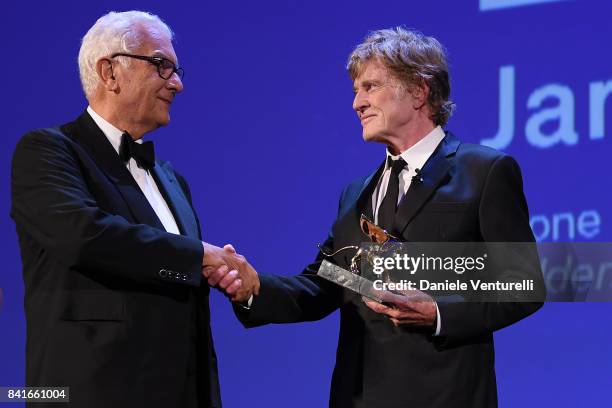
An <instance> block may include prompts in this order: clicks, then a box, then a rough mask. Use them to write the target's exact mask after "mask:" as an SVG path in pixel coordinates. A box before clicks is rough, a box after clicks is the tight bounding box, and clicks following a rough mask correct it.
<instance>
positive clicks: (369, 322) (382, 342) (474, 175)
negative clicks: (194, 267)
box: [235, 134, 541, 408]
mask: <svg viewBox="0 0 612 408" xmlns="http://www.w3.org/2000/svg"><path fill="white" fill-rule="evenodd" d="M383 164H384V163H383ZM382 169H383V166H382V165H381V167H380V168H379V169H378V170H377V171H376V172H374V173H373V174H372V175H370V176H368V177H365V178H362V179H359V180H357V181H355V182H353V183H351V184H349V185H348V186H347V187H346V188H345V189H344V191H343V193H342V196H341V198H340V208H339V214H338V218H337V220H336V221H335V223H334V224H333V227H332V229H331V234H330V236H329V238H328V239H327V241H326V243H325V246H326V247H328V248H331V249H332V250H337V249H339V248H342V247H344V246H347V245H359V243H360V242H362V241H368V239H367V237H366V236H365V235H364V234H363V233H362V232H361V230H360V227H359V217H360V215H361V214H362V213H365V214H366V215H369V216H370V217H372V205H371V197H372V194H373V191H374V189H375V187H376V184H377V182H378V179H379V177H380V174H381V172H382ZM422 176H423V182H422V183H412V184H411V186H410V188H409V190H408V192H407V194H406V196H405V199H404V200H403V201H402V202H401V203H400V205H399V207H398V211H397V215H396V220H395V225H394V232H395V233H396V234H397V236H401V237H402V238H403V239H404V240H406V241H413V242H436V241H458V242H467V241H496V242H498V241H519V242H522V241H527V242H531V241H533V235H532V232H531V229H530V227H529V220H528V211H527V204H526V202H525V198H524V195H523V191H522V180H521V175H520V170H519V167H518V165H517V164H516V162H515V161H514V160H513V159H512V158H510V157H509V156H506V155H504V154H502V153H500V152H497V151H495V150H493V149H489V148H486V147H483V146H479V145H471V144H460V143H459V141H458V140H457V139H455V138H454V137H453V136H452V135H450V134H447V136H446V137H445V139H444V140H443V141H442V142H441V143H440V145H439V146H438V148H437V149H436V151H435V152H434V153H433V154H432V156H431V157H430V159H429V160H428V161H427V163H426V164H425V166H423V169H422ZM350 256H352V254H348V255H347V252H346V251H345V252H341V253H340V254H338V255H337V256H335V257H334V259H333V261H334V263H336V264H337V265H339V266H341V267H344V268H345V269H348V266H349V262H350ZM321 259H322V255H321V254H320V253H319V256H318V257H317V260H316V261H315V263H313V264H312V265H310V266H309V267H307V268H306V269H305V271H304V272H303V273H302V274H301V275H298V276H294V277H283V276H265V275H262V276H261V291H260V294H259V296H258V297H256V298H255V300H254V302H253V305H252V308H251V310H250V311H243V310H241V309H239V308H236V309H235V310H236V312H237V314H238V317H239V318H240V319H241V321H242V322H243V324H244V325H245V326H247V327H253V326H258V325H262V324H266V323H288V322H299V321H310V320H317V319H321V318H323V317H325V316H327V315H328V314H330V313H331V312H333V311H334V310H336V309H338V308H340V337H339V340H338V350H337V355H336V366H335V369H334V373H333V378H332V385H331V396H330V406H331V407H334V408H340V407H342V408H345V407H367V408H399V407H410V408H417V407H427V408H432V407H444V408H448V407H466V408H468V407H469V408H475V407H495V406H497V390H496V384H495V371H494V351H493V331H495V330H497V329H500V328H502V327H505V326H508V325H510V324H512V323H514V322H516V321H518V320H520V319H522V318H524V317H525V316H527V315H529V314H531V313H533V312H534V311H535V310H537V308H539V307H540V306H541V303H503V304H495V303H467V302H455V303H452V302H438V307H439V310H440V315H441V325H442V330H441V333H440V336H439V337H433V336H432V330H431V329H423V328H410V327H402V328H396V327H395V326H394V325H393V324H392V323H391V322H390V321H389V319H388V318H387V317H386V316H383V315H379V314H377V313H375V312H373V311H371V310H370V309H369V308H367V307H366V306H365V305H364V304H363V302H362V301H361V299H360V297H359V296H357V295H355V294H354V293H352V292H349V291H346V290H343V289H341V288H340V287H339V286H336V285H334V284H331V283H329V282H327V281H323V280H322V279H320V278H319V277H317V276H315V275H314V274H315V273H316V271H317V269H318V267H319V262H320V260H321ZM540 279H541V275H540Z"/></svg>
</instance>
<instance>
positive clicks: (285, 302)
mask: <svg viewBox="0 0 612 408" xmlns="http://www.w3.org/2000/svg"><path fill="white" fill-rule="evenodd" d="M343 197H344V191H343V193H342V195H341V197H340V207H342V202H343ZM338 212H339V213H340V212H341V211H340V209H339V211H338ZM322 246H323V248H327V249H328V250H332V249H333V248H334V237H333V233H332V232H330V234H329V236H328V237H327V239H326V240H325V242H324V243H323V245H322ZM324 259H327V258H326V257H325V256H324V255H323V254H322V253H321V251H319V253H318V255H317V257H316V259H315V261H314V262H313V263H311V264H310V265H308V266H307V267H306V268H305V269H304V271H303V272H302V273H301V274H299V275H297V276H279V275H264V274H262V275H260V276H259V279H260V282H261V287H260V290H259V295H258V296H256V297H255V298H254V299H253V303H252V304H251V307H250V308H249V309H245V308H243V307H241V306H239V305H234V311H235V312H236V316H237V317H238V319H239V320H240V322H241V323H242V324H243V325H244V326H245V327H256V326H262V325H264V324H268V323H297V322H306V321H315V320H320V319H322V318H324V317H326V316H327V315H329V314H330V313H332V312H334V311H335V310H336V309H338V308H339V307H340V304H341V302H342V298H343V289H342V288H341V287H340V286H338V285H336V284H334V283H332V282H329V281H327V280H325V279H323V278H321V277H320V276H318V275H317V271H318V270H319V267H320V265H321V262H322V261H323V260H324Z"/></svg>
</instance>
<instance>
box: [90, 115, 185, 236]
mask: <svg viewBox="0 0 612 408" xmlns="http://www.w3.org/2000/svg"><path fill="white" fill-rule="evenodd" d="M87 113H89V115H90V116H91V118H92V119H93V120H94V122H96V125H98V127H99V128H100V129H101V130H102V133H104V135H105V136H106V137H107V138H108V141H109V142H110V143H111V144H112V145H113V147H114V148H115V151H116V152H117V154H119V147H120V146H121V136H122V135H123V131H121V130H119V129H117V128H116V127H115V126H113V125H111V124H110V123H108V122H107V121H106V120H105V119H104V118H102V116H100V115H98V114H97V113H96V112H95V111H94V110H93V109H92V108H91V106H88V107H87ZM136 143H142V139H138V140H136ZM126 166H127V169H128V170H129V172H130V174H132V177H134V180H135V181H136V184H138V187H140V190H142V192H143V194H144V195H145V197H146V198H147V201H148V202H149V204H151V207H152V208H153V211H155V214H157V218H159V220H160V221H161V223H162V225H163V226H164V228H165V229H166V231H167V232H171V233H173V234H177V235H180V232H179V229H178V226H177V224H176V221H175V220H174V216H173V215H172V211H170V207H168V203H166V200H164V197H163V196H162V194H161V193H160V191H159V188H158V187H157V184H156V183H155V180H154V179H153V176H151V174H150V173H149V172H148V171H147V170H144V169H141V168H140V167H138V165H137V164H136V160H134V158H130V160H129V161H128V162H127V164H126Z"/></svg>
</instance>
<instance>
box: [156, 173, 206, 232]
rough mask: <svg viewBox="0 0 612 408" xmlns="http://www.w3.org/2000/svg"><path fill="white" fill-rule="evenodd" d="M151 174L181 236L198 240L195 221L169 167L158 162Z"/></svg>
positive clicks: (189, 206)
mask: <svg viewBox="0 0 612 408" xmlns="http://www.w3.org/2000/svg"><path fill="white" fill-rule="evenodd" d="M152 174H153V177H154V178H155V182H156V183H157V187H158V188H159V191H160V192H161V193H162V195H163V196H164V199H165V200H166V203H168V207H170V210H171V211H172V215H174V219H175V221H176V223H177V225H178V227H179V229H180V231H181V234H183V235H186V236H188V237H192V238H196V239H199V233H198V231H199V230H198V223H197V220H196V218H195V215H194V213H193V210H192V208H191V205H190V204H189V201H187V197H185V194H184V193H183V190H182V189H181V187H180V184H179V182H178V180H177V179H176V176H175V175H174V171H172V168H171V167H170V165H169V164H167V163H159V162H158V163H157V165H156V166H155V167H154V168H153V173H152Z"/></svg>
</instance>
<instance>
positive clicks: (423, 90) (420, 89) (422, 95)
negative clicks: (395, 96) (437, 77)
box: [412, 80, 429, 109]
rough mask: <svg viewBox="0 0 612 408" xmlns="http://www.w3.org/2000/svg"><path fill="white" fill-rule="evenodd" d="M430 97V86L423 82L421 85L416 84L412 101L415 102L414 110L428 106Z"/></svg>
mask: <svg viewBox="0 0 612 408" xmlns="http://www.w3.org/2000/svg"><path fill="white" fill-rule="evenodd" d="M428 97H429V86H428V85H427V83H426V82H425V81H423V80H421V81H420V83H418V84H415V85H414V86H413V88H412V99H413V100H414V108H415V109H421V108H422V107H423V106H425V105H427V98H428Z"/></svg>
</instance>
